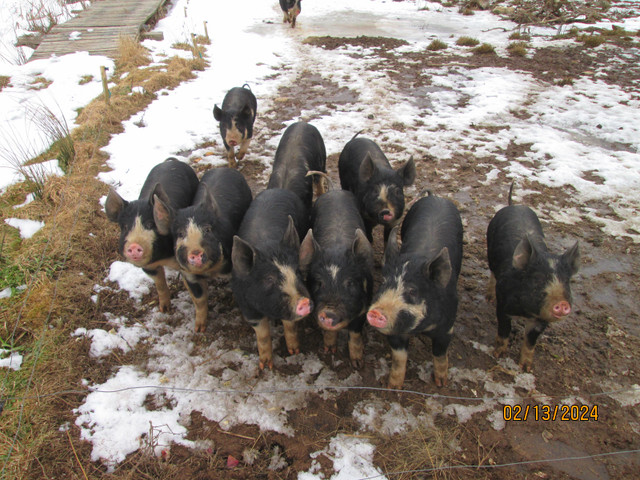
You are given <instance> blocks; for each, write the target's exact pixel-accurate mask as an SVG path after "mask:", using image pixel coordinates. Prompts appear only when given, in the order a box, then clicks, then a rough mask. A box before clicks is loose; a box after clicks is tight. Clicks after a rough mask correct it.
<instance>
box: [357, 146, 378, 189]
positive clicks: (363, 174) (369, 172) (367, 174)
mask: <svg viewBox="0 0 640 480" xmlns="http://www.w3.org/2000/svg"><path fill="white" fill-rule="evenodd" d="M375 173H376V165H375V163H373V158H371V154H370V153H369V152H367V154H366V155H365V157H364V159H363V160H362V163H361V164H360V171H359V172H358V177H359V178H360V181H361V182H363V183H366V182H368V181H369V180H371V177H373V175H374V174H375Z"/></svg>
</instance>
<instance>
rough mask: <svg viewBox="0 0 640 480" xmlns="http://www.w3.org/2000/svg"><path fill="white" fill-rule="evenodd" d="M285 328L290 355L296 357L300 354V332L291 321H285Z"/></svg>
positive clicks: (285, 338) (283, 322) (283, 323)
mask: <svg viewBox="0 0 640 480" xmlns="http://www.w3.org/2000/svg"><path fill="white" fill-rule="evenodd" d="M282 325H283V326H284V340H285V342H287V350H289V354H291V355H295V354H296V353H300V344H299V343H298V332H297V331H296V324H295V322H293V321H291V320H283V321H282Z"/></svg>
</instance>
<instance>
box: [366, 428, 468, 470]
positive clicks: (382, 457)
mask: <svg viewBox="0 0 640 480" xmlns="http://www.w3.org/2000/svg"><path fill="white" fill-rule="evenodd" d="M458 436H459V432H458V429H457V428H453V429H446V428H438V427H436V428H429V429H427V428H422V427H420V428H416V429H414V430H413V431H411V432H408V433H405V434H402V435H394V436H393V437H391V438H389V437H387V436H382V437H380V438H379V439H378V441H377V442H376V443H377V444H378V446H377V447H376V453H375V455H376V464H378V465H382V466H383V471H384V472H385V474H387V475H388V476H389V477H390V478H397V479H399V480H411V479H415V478H434V479H451V478H460V476H459V472H455V471H453V470H447V469H443V470H438V469H439V468H442V467H445V466H447V465H451V464H452V462H453V460H454V457H455V452H456V449H457V448H458ZM425 470H427V471H428V472H425V473H417V471H425Z"/></svg>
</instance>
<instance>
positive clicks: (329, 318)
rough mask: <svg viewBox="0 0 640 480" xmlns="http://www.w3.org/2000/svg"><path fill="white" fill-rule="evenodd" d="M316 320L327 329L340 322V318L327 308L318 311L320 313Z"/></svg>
mask: <svg viewBox="0 0 640 480" xmlns="http://www.w3.org/2000/svg"><path fill="white" fill-rule="evenodd" d="M318 321H319V322H320V324H321V325H322V326H323V327H324V328H328V329H331V328H334V327H335V326H336V325H338V324H339V323H340V319H339V318H338V316H337V315H336V314H335V313H333V312H330V311H327V310H323V311H322V312H320V314H319V315H318Z"/></svg>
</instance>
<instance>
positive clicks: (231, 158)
mask: <svg viewBox="0 0 640 480" xmlns="http://www.w3.org/2000/svg"><path fill="white" fill-rule="evenodd" d="M227 162H229V168H236V166H237V163H236V151H235V147H229V148H228V149H227Z"/></svg>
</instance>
